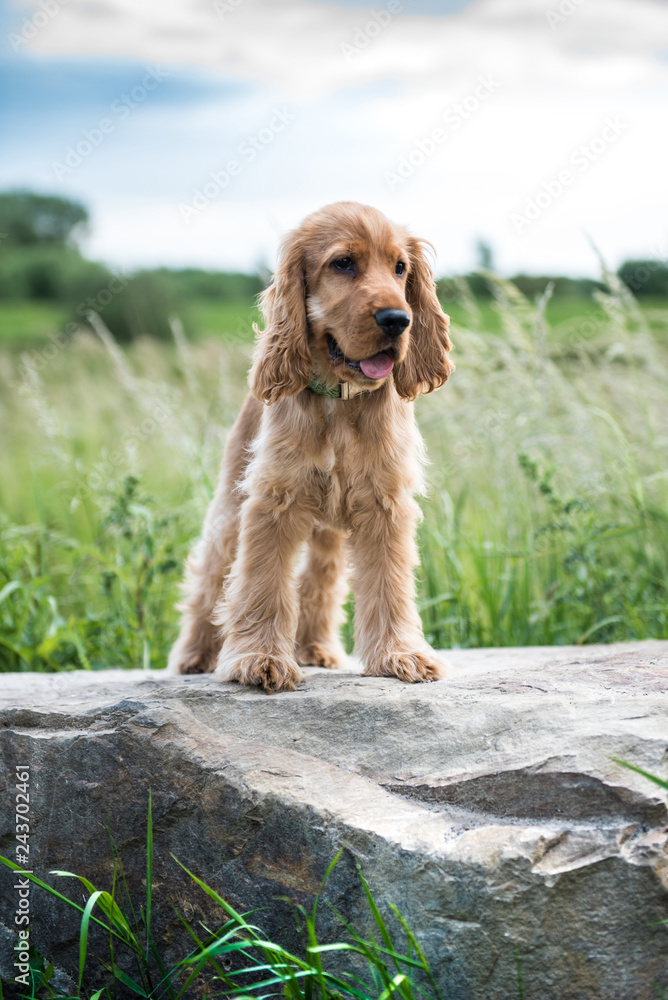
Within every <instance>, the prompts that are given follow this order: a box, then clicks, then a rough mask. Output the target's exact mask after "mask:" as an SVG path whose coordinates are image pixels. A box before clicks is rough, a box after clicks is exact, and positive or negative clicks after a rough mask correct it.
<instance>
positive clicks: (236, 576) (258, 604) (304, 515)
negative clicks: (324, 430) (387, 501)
mask: <svg viewBox="0 0 668 1000" xmlns="http://www.w3.org/2000/svg"><path fill="white" fill-rule="evenodd" d="M312 526H313V510H312V509H311V508H310V507H309V505H308V504H307V503H306V502H305V501H304V500H303V499H300V498H299V497H296V498H295V497H292V496H285V497H281V496H276V495H275V494H267V495H260V496H255V495H253V496H250V497H249V498H248V499H247V500H245V501H244V504H243V506H242V509H241V526H240V535H239V548H238V552H237V558H236V561H235V563H234V566H233V567H232V572H231V574H230V577H229V582H228V587H227V592H226V595H225V598H224V600H223V601H222V602H221V604H219V606H218V607H217V608H216V611H215V613H214V621H215V622H216V624H219V625H220V626H221V627H222V635H223V647H222V650H221V652H220V655H219V657H218V663H217V666H216V671H215V674H216V677H218V678H219V680H223V681H239V682H240V683H242V684H253V685H257V686H259V687H262V688H263V689H264V690H265V691H266V692H267V693H273V692H275V691H293V690H294V689H295V687H296V686H297V684H298V683H299V681H300V680H301V673H300V671H299V667H298V666H297V663H296V661H295V658H294V649H295V633H296V630H297V618H298V613H299V602H298V597H297V585H296V581H295V576H294V562H295V556H296V554H297V550H298V548H299V546H300V544H301V543H302V542H303V541H304V539H305V538H306V537H307V535H308V534H309V532H310V530H311V529H312Z"/></svg>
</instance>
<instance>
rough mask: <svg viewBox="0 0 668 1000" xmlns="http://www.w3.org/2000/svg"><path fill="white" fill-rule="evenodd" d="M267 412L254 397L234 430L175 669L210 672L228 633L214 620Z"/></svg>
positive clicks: (199, 550) (191, 583)
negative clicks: (244, 484)
mask: <svg viewBox="0 0 668 1000" xmlns="http://www.w3.org/2000/svg"><path fill="white" fill-rule="evenodd" d="M261 414H262V405H261V404H260V403H258V402H257V400H255V399H253V398H252V397H249V398H248V399H247V401H246V404H245V406H244V407H243V409H242V410H241V413H240V414H239V417H238V419H237V421H236V423H235V425H234V427H233V428H232V430H231V431H230V434H229V437H228V440H227V447H226V448H225V456H224V458H223V462H222V465H221V469H220V478H219V480H218V485H217V487H216V492H215V495H214V497H213V500H212V501H211V504H210V505H209V509H208V511H207V514H206V518H205V520H204V527H203V528H202V535H201V537H200V539H199V541H198V542H197V544H196V546H195V548H194V549H193V551H192V552H191V554H190V556H189V557H188V561H187V564H186V579H185V582H184V585H183V593H184V598H183V601H182V603H181V605H180V610H181V611H182V612H183V618H182V621H181V631H180V633H179V637H178V639H177V640H176V642H175V643H174V645H173V647H172V650H171V652H170V654H169V661H168V665H167V669H168V671H169V673H172V674H201V673H208V672H209V671H211V670H213V669H214V668H215V666H216V660H217V657H218V654H219V652H220V648H221V645H222V639H221V636H220V631H221V630H220V626H219V625H214V624H213V623H212V621H211V616H212V614H213V609H214V608H215V606H216V604H217V603H218V601H219V600H220V597H221V593H222V591H223V589H224V586H225V582H226V580H227V578H228V576H229V573H230V569H231V567H232V563H233V562H234V560H235V558H236V553H237V540H238V536H239V511H240V508H241V504H242V502H243V499H244V498H243V495H242V494H241V493H240V492H239V491H238V490H237V489H236V487H237V484H238V483H239V482H240V480H241V479H242V478H243V475H244V472H245V470H246V466H247V465H248V462H249V460H250V451H249V446H250V444H251V443H252V441H253V438H254V437H255V435H256V433H257V430H258V427H259V425H260V417H261Z"/></svg>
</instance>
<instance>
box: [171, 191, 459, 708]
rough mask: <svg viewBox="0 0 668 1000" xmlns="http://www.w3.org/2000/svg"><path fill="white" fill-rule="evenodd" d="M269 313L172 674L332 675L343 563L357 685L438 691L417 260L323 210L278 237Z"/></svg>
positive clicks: (367, 211) (199, 552) (269, 686)
mask: <svg viewBox="0 0 668 1000" xmlns="http://www.w3.org/2000/svg"><path fill="white" fill-rule="evenodd" d="M261 305H262V312H263V315H264V329H263V330H259V329H256V333H257V346H256V351H255V356H254V361H253V367H252V369H251V373H250V378H249V381H250V389H251V394H250V395H249V396H248V398H247V400H246V402H245V404H244V406H243V408H242V410H241V413H240V414H239V417H238V419H237V421H236V423H235V425H234V427H233V428H232V430H231V432H230V435H229V439H228V442H227V447H226V449H225V456H224V459H223V463H222V468H221V474H220V480H219V482H218V487H217V489H216V493H215V496H214V498H213V501H212V503H211V505H210V507H209V511H208V513H207V515H206V520H205V522H204V529H203V533H202V538H201V539H200V541H199V543H198V545H197V547H196V548H195V550H194V551H193V553H192V554H191V556H190V559H189V561H188V572H187V580H186V584H185V595H186V596H185V601H184V604H183V605H182V610H183V612H184V617H183V623H182V627H181V633H180V635H179V638H178V640H177V642H176V644H175V645H174V647H173V649H172V652H171V655H170V659H169V669H170V671H171V672H172V673H181V674H183V673H186V674H187V673H200V672H207V671H215V674H216V677H218V678H220V680H221V681H240V682H241V683H243V684H255V685H259V686H261V687H262V688H264V690H265V691H267V692H274V691H286V690H287V691H290V690H293V689H294V688H295V686H296V685H297V684H298V682H299V681H300V679H301V674H300V670H299V666H298V664H302V665H306V664H311V665H315V666H321V667H338V666H340V665H341V663H342V661H343V657H344V653H343V650H342V648H341V645H340V640H339V634H338V633H339V626H340V624H341V621H342V615H341V604H342V601H343V598H344V596H345V592H346V584H345V576H346V572H345V571H346V566H347V563H348V562H349V563H350V566H351V570H352V576H351V584H352V589H353V591H354V594H355V652H356V654H357V655H358V656H359V657H360V659H361V660H362V663H363V664H364V673H365V674H366V675H367V676H369V675H371V676H381V675H382V676H390V677H398V678H399V679H400V680H402V681H432V680H437V679H438V678H439V676H440V675H441V666H442V665H441V664H439V660H438V657H437V656H436V654H435V653H434V651H433V650H432V649H431V648H430V646H428V644H427V642H426V641H425V639H424V636H423V633H422V626H421V623H420V618H419V615H418V612H417V608H416V605H415V584H414V577H413V570H414V567H415V566H416V563H417V550H416V545H415V529H416V523H417V521H418V518H419V516H420V510H419V507H418V505H417V503H416V501H415V499H414V497H415V494H416V493H418V494H419V493H420V492H421V491H422V489H423V482H422V462H423V444H422V439H421V438H420V434H419V432H418V430H417V427H416V424H415V418H414V415H413V400H414V399H415V398H416V397H417V396H418V395H419V394H420V393H423V392H431V391H432V390H433V389H437V388H438V387H439V386H441V385H443V383H444V382H445V381H446V379H447V378H448V376H449V375H450V372H451V371H452V369H453V365H452V364H451V362H450V360H449V351H450V350H451V347H452V345H451V343H450V340H449V337H448V317H447V316H445V315H444V313H443V311H442V310H441V307H440V305H439V302H438V299H437V297H436V291H435V287H434V281H433V277H432V273H431V270H430V268H429V266H428V264H427V262H426V260H425V255H424V244H423V242H422V241H421V240H419V239H416V238H415V237H413V236H410V235H409V233H408V232H407V231H406V230H405V229H404V228H402V227H401V226H397V225H394V224H393V223H391V222H389V221H388V220H387V219H386V218H385V216H383V215H382V214H381V213H380V212H378V211H376V210H375V209H373V208H368V207H366V206H364V205H359V204H357V203H355V202H339V203H337V204H334V205H328V206H327V207H325V208H323V209H322V210H321V211H319V212H314V213H313V214H312V215H309V216H308V217H307V218H306V219H305V220H304V222H303V223H302V224H301V225H300V226H299V227H298V228H297V229H295V230H294V231H293V232H291V233H289V234H288V236H287V237H286V238H285V240H284V242H283V245H282V248H281V253H280V259H279V264H278V269H277V271H276V274H275V275H274V278H273V281H272V283H271V285H270V287H269V288H268V289H267V290H266V291H265V292H264V294H263V296H262V300H261ZM304 543H306V552H305V558H304V561H303V565H302V567H301V569H300V570H299V572H298V573H297V571H296V568H295V564H296V561H297V557H298V554H299V552H300V549H301V548H302V546H303V545H304Z"/></svg>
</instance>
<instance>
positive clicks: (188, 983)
mask: <svg viewBox="0 0 668 1000" xmlns="http://www.w3.org/2000/svg"><path fill="white" fill-rule="evenodd" d="M111 848H112V855H113V876H112V882H111V886H110V888H109V890H104V889H97V888H96V887H95V886H94V885H93V884H92V883H91V882H90V881H89V880H88V879H87V878H86V877H85V876H83V875H77V874H74V873H72V872H66V871H53V872H51V873H50V874H51V875H56V876H58V877H59V878H65V879H76V880H78V881H79V882H80V883H81V885H83V887H84V889H85V890H86V892H87V893H88V899H87V901H86V903H85V905H84V906H82V905H81V904H80V903H79V902H77V901H75V900H73V899H70V898H69V897H68V896H66V895H64V893H61V892H60V891H59V889H57V888H55V886H52V885H49V884H48V883H46V882H44V881H43V880H42V879H40V878H38V877H37V876H36V875H34V874H33V873H29V874H28V873H26V872H25V871H23V870H22V869H21V868H20V867H19V866H18V865H17V864H15V863H14V862H13V861H11V860H9V859H8V858H5V857H2V856H1V855H0V864H3V865H4V866H5V867H7V868H9V869H10V870H12V871H21V874H22V877H25V878H27V879H29V880H30V882H31V883H32V884H33V885H36V886H37V887H38V888H40V889H42V890H43V891H44V892H47V893H49V894H50V895H51V896H53V897H55V898H56V899H58V900H59V901H60V902H61V903H62V904H63V905H64V906H67V907H70V908H71V909H74V910H76V911H77V912H78V913H80V914H81V922H80V932H79V964H78V976H77V988H76V992H75V993H74V994H72V995H71V996H70V997H64V996H63V994H62V992H56V991H55V990H54V988H53V986H52V982H51V981H52V979H53V975H54V968H53V965H52V964H51V963H50V962H47V961H46V960H45V959H44V957H43V956H42V955H41V954H39V953H38V952H37V951H36V950H35V949H34V946H33V947H31V954H30V972H29V973H28V977H29V979H30V985H29V986H26V985H25V983H21V984H19V983H16V986H17V987H18V988H19V990H20V992H21V996H23V997H25V998H26V1000H36V998H37V997H51V998H55V997H56V996H59V997H61V998H62V1000H86V998H89V1000H113V998H115V997H116V996H117V990H118V989H120V991H121V995H122V996H138V997H143V998H145V1000H163V998H164V1000H180V998H181V997H183V996H184V995H185V996H188V995H197V996H227V997H233V996H239V997H254V998H257V1000H265V998H267V997H270V996H277V995H282V996H284V997H286V998H287V1000H339V998H340V1000H347V998H349V1000H389V998H390V997H393V996H396V998H397V1000H441V997H440V994H439V991H438V986H437V985H436V980H435V978H434V976H433V974H432V971H431V969H430V967H429V964H428V962H427V959H426V958H425V955H424V953H423V951H422V949H421V947H420V945H419V943H418V941H417V939H416V937H415V935H414V933H413V932H412V930H411V929H410V927H409V926H408V924H407V922H406V920H405V919H404V917H403V915H402V913H401V912H400V910H399V909H398V908H397V907H396V906H395V905H394V904H393V903H390V904H389V910H390V911H391V914H392V917H393V918H394V920H393V922H392V925H390V921H389V918H388V917H383V915H382V913H381V910H380V908H379V906H378V904H377V902H376V900H375V899H374V897H373V894H372V892H371V890H370V888H369V886H368V884H367V881H366V879H365V878H364V874H363V872H362V869H361V867H360V864H359V862H357V861H356V866H357V871H358V875H359V879H360V882H361V885H362V889H363V892H364V896H365V899H366V903H367V906H368V909H369V913H370V916H371V924H372V927H373V931H372V933H371V934H370V935H368V934H367V935H363V934H360V933H359V932H358V931H357V930H356V929H355V928H354V927H352V926H351V925H350V924H349V923H348V922H347V921H346V920H345V919H344V918H343V917H342V916H341V915H340V914H338V913H336V911H335V910H333V908H332V912H333V913H334V914H335V916H336V917H337V919H338V923H339V926H340V930H341V932H342V936H343V937H344V940H340V941H334V942H321V941H320V940H319V937H318V928H319V925H318V907H319V904H320V901H321V896H322V894H323V891H324V889H325V887H326V884H327V880H328V878H329V876H330V875H331V873H332V871H333V869H334V867H335V866H336V864H337V862H338V860H339V858H340V856H341V854H342V853H343V852H342V851H340V852H339V854H338V855H337V856H336V858H334V860H333V861H332V863H331V864H330V866H329V868H328V869H327V871H326V873H325V876H324V878H323V880H322V884H321V886H320V889H319V891H318V893H317V894H316V896H315V899H314V901H313V906H312V908H311V910H310V911H307V910H306V909H304V907H303V906H300V905H296V904H293V907H294V910H295V916H296V917H297V923H298V926H299V927H300V928H301V937H302V945H301V948H300V949H299V953H295V951H290V950H288V949H287V948H285V947H284V946H283V945H282V944H280V943H277V942H274V941H271V940H270V939H268V937H267V935H266V934H265V933H264V932H263V931H262V929H261V928H260V927H259V926H258V925H257V924H255V923H251V922H250V921H249V919H248V918H249V917H250V916H252V913H239V912H238V911H237V910H235V909H234V907H232V906H231V905H230V903H229V902H228V901H227V900H226V899H225V898H224V897H223V896H221V895H220V893H218V892H217V891H216V890H215V889H213V888H212V887H211V886H209V885H207V884H206V883H205V882H204V881H202V879H200V878H198V876H197V875H196V874H194V873H193V872H191V871H190V870H189V869H188V868H187V867H186V866H185V865H183V864H182V863H181V862H180V861H179V860H178V859H177V858H174V857H173V856H172V857H173V860H174V862H175V863H176V864H177V865H179V867H180V868H182V869H183V871H184V872H185V873H186V874H187V875H188V876H189V878H190V879H191V880H192V881H193V882H194V883H196V885H197V886H198V887H199V888H200V889H201V890H202V892H203V893H205V894H206V895H207V896H208V897H209V898H210V899H212V900H213V901H214V902H215V904H216V905H217V906H218V908H219V909H220V911H221V916H222V917H223V918H224V920H225V922H224V923H223V924H222V926H221V927H220V928H219V929H218V930H216V931H214V932H212V931H211V930H210V929H209V928H208V927H206V926H205V925H204V924H202V923H201V922H199V923H196V924H192V923H191V922H189V921H187V920H185V919H184V917H183V916H181V914H180V913H178V911H176V914H177V917H178V919H179V921H180V922H181V924H182V927H183V929H184V931H185V934H184V940H186V941H187V940H188V938H190V950H189V951H188V952H187V953H186V954H185V955H184V957H183V958H182V959H181V960H180V961H179V962H177V963H176V964H175V965H172V966H171V968H170V967H168V964H167V963H166V961H165V960H164V959H163V951H164V944H165V942H164V941H162V940H160V939H159V938H156V936H155V931H154V924H153V923H152V916H153V901H152V895H153V854H154V847H153V818H152V809H151V800H150V796H149V807H148V822H147V833H146V880H145V889H144V890H143V892H142V893H141V896H142V897H143V898H142V901H141V903H140V904H139V905H137V892H136V890H133V891H132V892H131V891H130V888H129V886H128V883H127V880H126V876H125V872H124V869H123V864H122V861H121V859H120V857H119V854H118V851H117V850H116V846H115V844H114V842H113V840H112V842H111ZM98 927H100V928H102V929H103V930H104V931H105V933H106V935H107V942H108V944H107V947H108V953H109V954H108V958H104V959H102V958H97V960H96V963H95V964H97V965H98V968H97V969H96V970H95V980H97V982H96V983H95V985H94V986H89V983H90V982H92V981H94V980H93V977H92V976H91V969H90V967H91V965H93V964H94V963H93V961H92V960H91V958H90V956H89V937H90V933H91V931H93V930H96V929H97V928H98ZM170 937H173V933H172V935H170ZM397 938H398V939H399V943H395V942H396V941H397ZM402 949H403V950H402ZM347 955H354V956H355V957H356V959H357V963H356V966H357V968H358V969H359V968H360V959H361V965H362V966H363V969H364V972H365V978H362V976H361V975H356V974H352V973H350V972H347V971H345V970H344V971H342V970H341V958H342V957H343V958H345V957H346V956H347ZM99 966H101V967H102V969H104V970H105V974H104V979H105V981H106V983H105V985H104V986H102V987H100V986H99V979H100V971H101V970H100V969H99ZM71 973H72V974H73V975H74V974H75V972H74V969H72V970H71ZM189 989H190V990H191V992H190V993H188V990H189ZM1 996H2V987H1V984H0V997H1Z"/></svg>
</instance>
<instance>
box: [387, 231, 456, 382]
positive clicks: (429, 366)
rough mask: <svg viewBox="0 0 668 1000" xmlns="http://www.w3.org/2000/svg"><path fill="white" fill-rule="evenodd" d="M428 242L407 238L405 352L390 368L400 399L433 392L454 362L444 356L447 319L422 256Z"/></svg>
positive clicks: (447, 374)
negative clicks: (410, 316) (408, 309)
mask: <svg viewBox="0 0 668 1000" xmlns="http://www.w3.org/2000/svg"><path fill="white" fill-rule="evenodd" d="M427 247H429V248H431V244H429V243H425V241H424V240H418V239H415V238H411V239H410V240H409V251H408V252H409V258H410V269H409V272H408V278H407V279H406V298H407V300H408V304H409V306H410V307H411V311H412V313H413V322H412V324H411V328H410V341H409V345H408V353H407V355H406V357H405V358H404V360H403V361H402V362H401V364H399V365H396V366H395V369H394V384H395V386H396V388H397V392H398V393H399V395H400V396H402V397H403V398H404V399H415V398H416V397H417V396H419V395H420V393H421V392H425V393H426V392H433V391H434V389H438V388H440V386H442V385H443V383H444V382H446V381H447V379H448V377H449V375H450V373H451V372H453V371H454V369H455V366H454V365H453V363H452V362H451V361H450V359H449V357H448V352H449V351H451V350H452V344H451V343H450V338H449V336H448V330H449V327H450V319H449V317H448V316H446V315H445V313H444V312H443V310H442V309H441V305H440V303H439V301H438V298H437V297H436V285H435V283H434V276H433V274H432V271H431V267H430V266H429V263H428V261H427V259H426V256H425V250H426V248H427Z"/></svg>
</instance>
